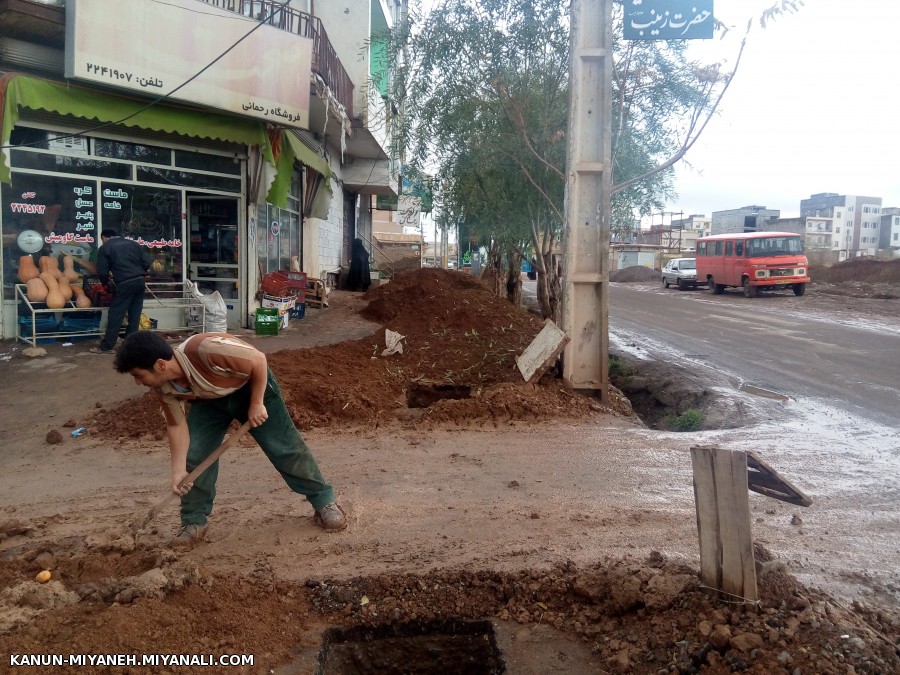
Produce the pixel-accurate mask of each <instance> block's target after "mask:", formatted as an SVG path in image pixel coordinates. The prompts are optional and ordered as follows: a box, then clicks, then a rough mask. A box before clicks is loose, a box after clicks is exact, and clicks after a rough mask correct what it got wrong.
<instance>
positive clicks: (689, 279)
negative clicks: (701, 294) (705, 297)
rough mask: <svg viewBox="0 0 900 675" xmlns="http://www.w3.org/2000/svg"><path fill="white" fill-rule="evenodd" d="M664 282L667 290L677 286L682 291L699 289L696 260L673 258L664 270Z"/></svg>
mask: <svg viewBox="0 0 900 675" xmlns="http://www.w3.org/2000/svg"><path fill="white" fill-rule="evenodd" d="M662 282H663V286H665V287H666V288H668V287H669V285H670V284H675V285H676V286H678V288H680V289H684V288H696V287H697V260H696V258H673V259H672V260H670V261H669V262H667V263H666V266H665V267H663V270H662Z"/></svg>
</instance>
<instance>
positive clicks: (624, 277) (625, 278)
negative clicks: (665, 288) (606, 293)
mask: <svg viewBox="0 0 900 675" xmlns="http://www.w3.org/2000/svg"><path fill="white" fill-rule="evenodd" d="M659 278H660V277H659V272H657V271H656V270H655V269H653V268H652V267H644V266H643V265H632V266H631V267H624V268H622V269H620V270H616V271H615V272H611V273H610V275H609V280H610V281H614V282H617V283H623V282H624V283H630V282H631V283H633V282H639V281H659Z"/></svg>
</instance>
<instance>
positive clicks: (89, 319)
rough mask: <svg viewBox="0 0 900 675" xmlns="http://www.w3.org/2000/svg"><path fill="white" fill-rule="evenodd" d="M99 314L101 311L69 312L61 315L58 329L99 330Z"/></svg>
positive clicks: (66, 330)
mask: <svg viewBox="0 0 900 675" xmlns="http://www.w3.org/2000/svg"><path fill="white" fill-rule="evenodd" d="M101 316H102V313H101V312H92V311H85V312H77V313H74V312H70V313H67V314H65V315H63V319H62V323H60V325H59V329H60V330H61V331H62V332H72V333H90V332H94V333H96V332H97V331H99V330H100V317H101Z"/></svg>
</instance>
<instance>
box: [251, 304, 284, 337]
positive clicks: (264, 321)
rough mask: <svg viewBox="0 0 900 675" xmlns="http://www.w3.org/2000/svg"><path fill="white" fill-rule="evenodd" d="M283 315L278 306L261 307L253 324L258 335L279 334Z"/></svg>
mask: <svg viewBox="0 0 900 675" xmlns="http://www.w3.org/2000/svg"><path fill="white" fill-rule="evenodd" d="M280 324H281V317H280V316H279V315H278V309H277V308H276V307H260V308H259V309H257V310H256V317H255V318H254V320H253V326H254V328H255V329H256V334H257V335H278V326H279V325H280Z"/></svg>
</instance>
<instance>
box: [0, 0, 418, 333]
mask: <svg viewBox="0 0 900 675" xmlns="http://www.w3.org/2000/svg"><path fill="white" fill-rule="evenodd" d="M321 4H323V3H317V4H316V5H315V8H316V9H318V8H319V6H320V5H321ZM341 8H342V9H341V12H342V14H341V16H331V15H329V14H327V13H326V14H325V15H323V16H316V15H313V14H312V13H311V11H309V10H312V9H313V4H312V3H311V2H309V3H307V6H306V9H307V10H308V11H301V10H299V9H296V8H295V7H294V6H293V5H292V6H291V7H286V6H282V3H281V2H277V1H275V0H262V1H260V0H253V1H250V0H171V2H166V3H157V2H152V0H131V1H130V2H128V3H121V2H115V0H78V2H77V3H76V2H69V3H66V2H65V1H64V0H58V1H57V2H46V3H33V2H21V1H16V0H0V98H2V100H3V107H2V110H0V114H2V125H0V128H2V134H3V137H2V145H3V146H4V153H3V156H2V158H0V159H2V161H0V182H2V194H0V232H2V244H0V247H2V275H3V301H2V304H3V312H2V325H0V328H2V335H3V337H5V338H9V337H13V336H14V335H15V326H16V315H17V312H18V302H17V296H16V286H17V284H18V278H17V277H18V275H17V272H18V267H19V263H20V261H21V259H22V257H23V256H32V258H34V260H35V261H37V259H38V258H39V257H40V256H54V257H59V256H68V257H70V258H72V259H73V260H74V261H75V263H76V265H75V267H76V270H78V271H79V272H82V273H83V274H87V273H89V270H90V266H91V260H92V259H94V258H95V257H96V251H97V247H98V245H99V232H100V231H101V230H103V229H108V228H112V229H116V230H118V231H119V232H120V234H122V235H123V236H126V237H129V238H132V239H134V240H136V241H138V243H140V244H141V245H143V246H146V247H147V248H148V250H149V252H150V253H151V254H152V256H153V258H154V265H153V267H152V274H153V277H152V280H154V281H157V282H159V283H171V284H176V285H177V284H183V283H184V282H185V281H190V282H196V283H197V284H198V286H199V287H200V289H201V291H202V292H204V293H208V292H211V291H214V290H218V291H219V292H220V293H221V294H222V297H223V298H224V299H225V301H226V304H227V306H228V325H229V327H235V326H247V325H248V324H249V317H250V316H251V315H252V313H253V311H254V310H255V307H256V306H257V304H258V290H259V284H260V279H261V277H262V275H264V274H265V273H267V272H268V271H273V270H276V269H289V268H294V269H300V270H302V271H305V272H307V274H308V275H309V276H311V277H317V278H321V279H323V280H328V279H331V278H332V277H331V275H332V274H334V278H336V277H337V274H336V273H337V272H338V271H339V270H340V268H341V267H342V266H343V265H344V264H347V263H348V262H349V252H350V242H351V241H352V240H353V238H354V237H356V236H358V234H360V233H362V234H367V235H368V237H369V238H371V215H370V213H371V211H370V208H369V201H370V200H369V199H367V198H366V195H372V194H379V193H384V194H396V177H395V175H394V172H393V166H394V163H393V162H392V161H391V159H390V157H389V153H388V150H387V149H388V147H389V144H390V143H389V130H390V125H388V124H385V120H384V117H385V112H384V111H385V110H386V109H387V104H388V99H387V95H386V90H384V93H383V92H382V89H383V87H382V88H381V89H380V88H379V86H380V85H383V84H384V82H386V81H387V79H388V78H389V64H387V63H386V61H385V58H384V53H383V50H382V51H379V49H380V47H379V45H380V44H383V37H384V34H385V32H386V31H387V30H389V29H390V27H391V26H392V25H393V22H394V21H395V20H396V19H397V18H398V17H399V16H400V13H401V12H402V11H403V6H402V5H401V3H400V2H399V1H398V0H391V2H390V3H386V2H382V1H380V0H349V1H348V2H345V3H342V4H341ZM345 11H346V12H350V13H352V14H353V16H354V21H353V22H352V23H348V22H347V18H346V14H344V13H343V12H345ZM131 24H134V25H141V26H148V25H155V26H158V29H157V30H152V31H151V30H142V31H138V32H129V31H127V30H124V29H123V26H127V25H131ZM163 27H164V28H163ZM334 34H338V35H340V42H338V43H332V42H331V41H330V40H329V36H330V35H334ZM136 36H139V37H136ZM379 41H380V42H379ZM360 63H362V65H360ZM344 64H353V65H352V68H350V70H349V71H348V69H347V68H346V67H345V65H344ZM350 71H352V74H351V72H350ZM379 116H380V117H379ZM363 173H364V174H365V180H361V179H360V178H359V176H360V175H361V174H363Z"/></svg>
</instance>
